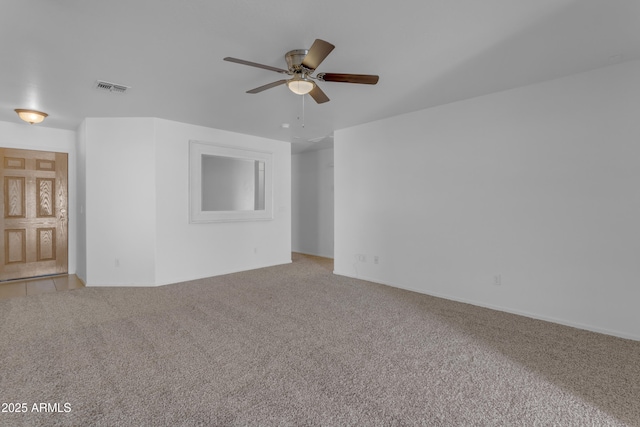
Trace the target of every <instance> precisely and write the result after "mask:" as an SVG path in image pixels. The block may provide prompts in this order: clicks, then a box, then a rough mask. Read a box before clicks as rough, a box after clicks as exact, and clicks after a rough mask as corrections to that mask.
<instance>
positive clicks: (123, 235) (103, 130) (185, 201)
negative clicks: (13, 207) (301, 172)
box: [78, 118, 291, 286]
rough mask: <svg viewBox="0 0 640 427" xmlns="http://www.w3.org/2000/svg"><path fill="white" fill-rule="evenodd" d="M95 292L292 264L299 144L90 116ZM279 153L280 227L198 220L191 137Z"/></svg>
mask: <svg viewBox="0 0 640 427" xmlns="http://www.w3.org/2000/svg"><path fill="white" fill-rule="evenodd" d="M79 134H80V135H79V138H78V139H79V141H80V143H79V145H81V146H82V147H83V148H82V147H81V148H80V149H79V150H81V151H82V152H83V156H84V163H85V169H86V207H85V212H86V248H87V249H86V254H87V261H86V263H87V269H86V270H87V284H88V285H89V286H92V285H99V286H109V285H135V286H153V285H162V284H167V283H173V282H178V281H183V280H191V279H198V278H203V277H209V276H215V275H220V274H226V273H230V272H235V271H242V270H248V269H253V268H259V267H266V266H270V265H276V264H284V263H288V262H291V232H290V229H291V216H290V209H291V193H290V179H291V163H290V162H291V161H290V158H291V151H290V144H288V143H284V142H280V141H273V140H268V139H264V138H258V137H254V136H248V135H241V134H236V133H231V132H226V131H221V130H216V129H210V128H205V127H200V126H193V125H188V124H184V123H177V122H171V121H168V120H161V119H154V118H99V119H96V118H89V119H86V120H85V122H84V124H83V125H82V126H81V127H80V129H79ZM192 139H193V140H200V141H208V142H218V143H222V144H226V145H231V146H234V147H240V148H245V149H255V150H261V151H272V152H273V153H274V154H273V156H274V157H273V159H274V160H273V162H274V165H273V166H274V178H273V187H274V188H273V193H274V194H273V197H274V219H273V220H272V221H246V222H228V223H210V224H190V223H189V140H192Z"/></svg>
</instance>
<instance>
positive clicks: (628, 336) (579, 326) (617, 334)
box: [333, 270, 640, 341]
mask: <svg viewBox="0 0 640 427" xmlns="http://www.w3.org/2000/svg"><path fill="white" fill-rule="evenodd" d="M333 274H336V275H338V276H345V277H350V278H352V279H359V280H365V281H367V282H372V283H376V284H379V285H384V286H391V287H393V288H398V289H404V290H406V291H411V292H416V293H418V294H422V295H429V296H432V297H436V298H443V299H446V300H450V301H456V302H461V303H464V304H470V305H475V306H476V307H483V308H488V309H491V310H497V311H502V312H505V313H511V314H516V315H518V316H524V317H529V318H531V319H536V320H543V321H545V322H550V323H556V324H558V325H563V326H569V327H572V328H576V329H582V330H585V331H590V332H596V333H599V334H605V335H611V336H614V337H618V338H624V339H628V340H634V341H640V336H638V335H633V334H627V333H624V332H619V331H613V330H609V329H606V328H599V327H596V326H592V325H585V324H583V323H578V322H572V321H568V320H564V319H558V318H554V317H549V316H541V315H538V314H536V313H530V312H527V311H522V310H514V309H511V308H508V307H502V306H498V305H491V304H485V303H482V302H478V301H474V300H470V299H465V298H458V297H455V296H451V295H447V294H440V293H437V292H425V291H423V290H420V289H415V288H411V287H408V286H403V285H398V284H395V283H389V282H381V281H380V280H378V279H372V278H370V277H365V276H359V277H357V276H352V275H350V274H344V273H339V272H336V271H335V270H334V271H333Z"/></svg>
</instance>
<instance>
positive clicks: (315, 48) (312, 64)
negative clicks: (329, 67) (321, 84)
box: [302, 39, 335, 70]
mask: <svg viewBox="0 0 640 427" xmlns="http://www.w3.org/2000/svg"><path fill="white" fill-rule="evenodd" d="M334 48H335V46H334V45H332V44H331V43H329V42H326V41H324V40H320V39H316V41H314V42H313V44H312V45H311V48H310V49H309V52H307V55H306V56H305V57H304V59H303V60H302V65H303V66H305V67H306V68H308V69H310V70H315V69H316V68H318V65H320V63H321V62H322V61H324V59H325V58H326V57H327V55H329V54H330V53H331V51H332V50H333V49H334Z"/></svg>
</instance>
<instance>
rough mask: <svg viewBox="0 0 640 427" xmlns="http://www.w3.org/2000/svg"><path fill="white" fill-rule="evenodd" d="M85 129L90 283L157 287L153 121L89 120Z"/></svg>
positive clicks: (87, 256) (87, 274) (88, 270)
mask: <svg viewBox="0 0 640 427" xmlns="http://www.w3.org/2000/svg"><path fill="white" fill-rule="evenodd" d="M83 126H84V137H83V139H84V151H83V156H84V168H85V191H86V200H85V224H86V230H85V232H86V236H85V238H86V263H87V266H86V276H87V277H86V284H87V286H94V285H95V286H122V285H128V286H153V285H155V283H156V280H155V263H156V261H155V253H156V239H155V224H156V211H155V207H156V205H155V197H156V182H155V174H156V163H155V156H154V119H152V118H87V119H85V121H84V124H83ZM80 139H82V138H80Z"/></svg>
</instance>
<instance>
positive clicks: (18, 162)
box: [0, 148, 68, 280]
mask: <svg viewBox="0 0 640 427" xmlns="http://www.w3.org/2000/svg"><path fill="white" fill-rule="evenodd" d="M0 170H1V171H2V182H1V183H0V201H1V202H2V215H1V218H2V221H1V222H2V224H0V280H10V279H18V278H24V277H36V276H44V275H49V274H61V273H67V260H68V253H67V238H68V237H67V154H66V153H49V152H44V151H31V150H18V149H12V148H0Z"/></svg>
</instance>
